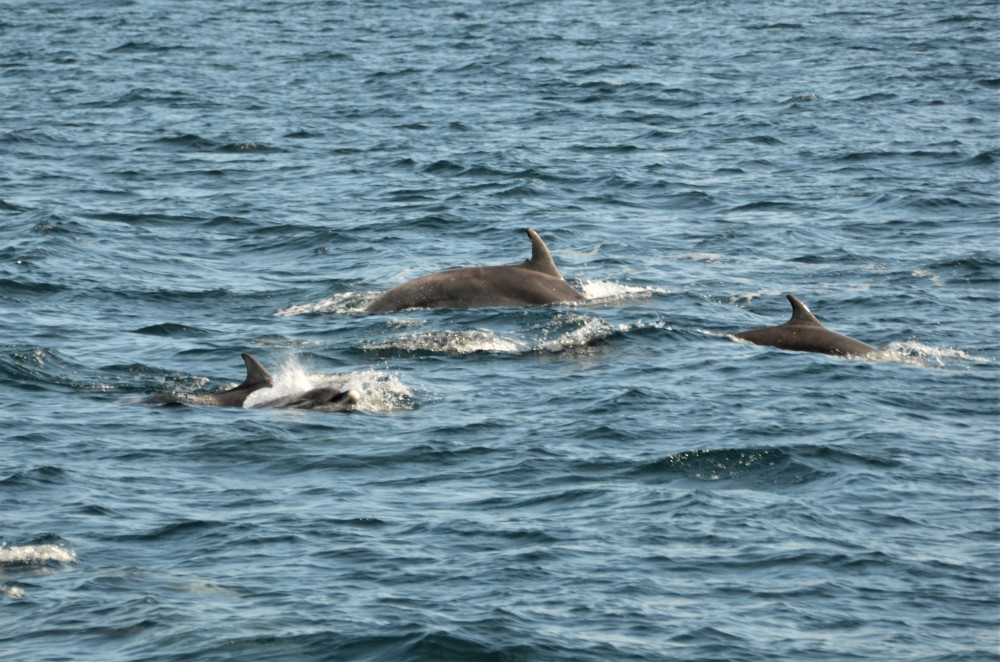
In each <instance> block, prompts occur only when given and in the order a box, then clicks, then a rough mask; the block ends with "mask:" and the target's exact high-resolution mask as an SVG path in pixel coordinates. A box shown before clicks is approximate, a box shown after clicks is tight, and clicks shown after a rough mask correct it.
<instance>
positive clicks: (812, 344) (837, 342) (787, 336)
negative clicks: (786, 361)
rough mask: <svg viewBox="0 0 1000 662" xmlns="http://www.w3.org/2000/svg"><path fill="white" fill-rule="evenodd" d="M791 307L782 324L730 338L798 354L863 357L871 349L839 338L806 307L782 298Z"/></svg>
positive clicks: (789, 297)
mask: <svg viewBox="0 0 1000 662" xmlns="http://www.w3.org/2000/svg"><path fill="white" fill-rule="evenodd" d="M785 296H787V297H788V301H789V302H791V304H792V317H791V319H789V320H788V321H787V322H785V323H784V324H779V325H777V326H767V327H764V328H761V329H751V330H749V331H742V332H740V333H734V334H733V337H735V338H739V339H740V340H747V341H749V342H752V343H754V344H756V345H768V346H771V347H778V348H780V349H790V350H795V351H798V352H819V353H822V354H835V355H838V356H847V355H857V354H867V353H868V352H874V351H875V348H874V347H872V346H871V345H866V344H865V343H863V342H861V341H860V340H855V339H854V338H848V337H847V336H842V335H840V334H839V333H834V332H833V331H830V330H829V329H827V328H826V327H825V326H823V324H822V323H821V322H820V321H819V320H818V319H816V316H815V315H813V314H812V312H811V311H810V310H809V307H808V306H806V305H805V304H804V303H802V302H801V301H799V300H798V299H796V298H795V297H794V296H792V295H791V294H787V295H785Z"/></svg>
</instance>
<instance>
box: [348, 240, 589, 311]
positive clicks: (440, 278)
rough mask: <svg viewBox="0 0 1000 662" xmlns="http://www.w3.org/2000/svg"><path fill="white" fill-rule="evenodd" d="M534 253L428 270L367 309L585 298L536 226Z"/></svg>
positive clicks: (528, 303) (539, 302) (535, 303)
mask: <svg viewBox="0 0 1000 662" xmlns="http://www.w3.org/2000/svg"><path fill="white" fill-rule="evenodd" d="M524 231H525V232H527V233H528V237H529V238H530V239H531V257H530V258H529V259H527V260H525V261H524V262H522V263H521V264H513V265H506V266H489V267H463V268H459V269H448V270H447V271H439V272H437V273H432V274H427V275H426V276H421V277H419V278H415V279H414V280H410V281H407V282H405V283H403V284H401V285H397V286H396V287H394V288H392V289H391V290H389V291H388V292H386V293H384V294H383V295H382V296H380V297H379V298H377V299H375V301H373V302H372V303H370V304H369V305H368V308H366V309H365V311H366V312H369V313H394V312H396V311H399V310H405V309H407V308H483V307H486V306H541V305H544V304H547V303H557V302H560V301H579V300H581V299H583V298H584V296H583V295H582V294H580V293H579V292H577V291H576V290H574V289H573V288H572V287H570V286H569V284H568V283H567V282H566V281H565V280H564V279H563V277H562V274H560V273H559V270H558V269H557V268H556V263H555V262H554V261H553V260H552V254H551V253H549V248H548V246H546V245H545V242H544V241H542V238H541V237H539V236H538V233H537V232H535V231H534V230H532V229H531V228H525V229H524Z"/></svg>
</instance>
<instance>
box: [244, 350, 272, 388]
mask: <svg viewBox="0 0 1000 662" xmlns="http://www.w3.org/2000/svg"><path fill="white" fill-rule="evenodd" d="M241 356H243V363H245V364H246V365H247V378H246V379H244V380H243V383H242V384H240V385H239V386H237V388H244V387H247V386H271V385H272V384H273V383H274V380H273V379H272V377H271V373H269V372H268V371H267V370H266V369H265V368H264V366H262V365H261V364H260V362H259V361H258V360H257V359H255V358H254V357H252V356H250V355H249V354H247V353H246V352H244V353H243V354H242V355H241Z"/></svg>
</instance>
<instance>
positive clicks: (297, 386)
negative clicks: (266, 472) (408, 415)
mask: <svg viewBox="0 0 1000 662" xmlns="http://www.w3.org/2000/svg"><path fill="white" fill-rule="evenodd" d="M271 377H272V378H273V382H274V385H273V386H271V387H270V388H263V389H260V390H259V391H254V392H253V393H251V394H250V395H249V396H248V397H247V399H246V401H245V402H244V403H243V407H244V408H246V409H252V408H253V407H254V406H255V405H258V404H263V403H265V402H270V401H271V400H274V399H277V398H283V397H285V396H288V395H295V394H297V393H304V392H305V391H309V390H311V389H314V388H334V389H337V390H339V391H346V390H348V389H353V390H354V391H355V392H357V394H358V396H359V398H360V399H359V402H358V403H357V404H356V405H355V407H354V409H355V411H367V412H388V411H395V410H398V409H412V408H413V392H412V391H411V390H410V389H409V388H408V387H407V386H406V385H405V384H403V383H402V382H401V381H400V380H399V379H398V378H396V377H395V376H393V375H391V374H389V373H387V372H384V371H380V370H364V371H358V372H351V373H339V374H324V373H310V372H309V371H308V370H307V369H306V367H305V366H303V365H302V363H301V362H300V361H299V360H298V358H297V357H295V356H289V357H288V358H286V359H285V361H284V362H283V363H282V364H281V365H280V366H279V367H278V368H277V369H275V370H274V371H272V373H271Z"/></svg>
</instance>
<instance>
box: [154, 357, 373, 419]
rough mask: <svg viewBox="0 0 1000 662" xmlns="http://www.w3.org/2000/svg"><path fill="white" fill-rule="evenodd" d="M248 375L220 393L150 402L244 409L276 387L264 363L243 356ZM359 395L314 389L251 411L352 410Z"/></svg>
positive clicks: (166, 397) (158, 398)
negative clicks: (249, 401) (261, 393)
mask: <svg viewBox="0 0 1000 662" xmlns="http://www.w3.org/2000/svg"><path fill="white" fill-rule="evenodd" d="M242 356H243V363H244V364H246V368H247V376H246V379H244V380H243V383H242V384H240V385H239V386H234V387H233V388H231V389H227V390H225V391H220V392H218V393H208V394H204V395H198V394H176V395H166V394H163V395H154V396H152V397H150V398H147V399H146V402H154V403H162V404H192V405H215V406H217V407H242V406H243V404H244V403H245V402H246V399H247V397H249V396H250V394H251V393H253V392H254V391H258V390H260V389H262V388H270V387H271V386H273V385H274V379H273V378H272V377H271V373H269V372H268V371H267V369H265V368H264V366H262V365H261V364H260V362H259V361H258V360H257V359H255V358H254V357H252V356H250V355H249V354H247V353H245V352H244V353H243V354H242ZM359 399H360V398H359V396H358V394H357V392H356V391H354V390H353V389H348V390H346V391H338V390H337V389H332V388H314V389H311V390H309V391H305V392H303V393H293V394H292V395H286V396H283V397H280V398H275V399H273V400H266V401H264V402H260V403H257V404H255V405H253V406H252V407H251V409H279V408H280V409H322V410H323V411H350V410H351V409H353V408H354V405H355V404H356V403H357V402H358V400H359Z"/></svg>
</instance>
